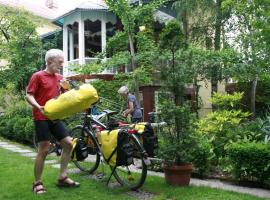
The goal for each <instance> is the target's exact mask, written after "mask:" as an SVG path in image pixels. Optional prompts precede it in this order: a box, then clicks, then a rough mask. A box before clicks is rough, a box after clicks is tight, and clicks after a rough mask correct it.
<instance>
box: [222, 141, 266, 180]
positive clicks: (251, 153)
mask: <svg viewBox="0 0 270 200" xmlns="http://www.w3.org/2000/svg"><path fill="white" fill-rule="evenodd" d="M227 154H228V159H229V162H230V163H231V164H232V169H233V174H234V177H235V178H236V179H237V180H245V181H258V182H261V183H263V182H265V181H266V180H267V179H269V174H270V146H269V144H265V143H255V142H253V143H252V142H249V143H234V144H231V145H230V146H229V147H228V149H227Z"/></svg>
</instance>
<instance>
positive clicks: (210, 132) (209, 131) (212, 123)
mask: <svg viewBox="0 0 270 200" xmlns="http://www.w3.org/2000/svg"><path fill="white" fill-rule="evenodd" d="M248 116H249V113H245V112H242V111H240V110H231V111H227V110H222V111H216V112H213V113H210V114H209V115H207V117H206V118H202V119H200V120H199V121H198V123H197V129H196V133H197V134H198V136H206V137H207V138H208V142H209V143H210V144H211V145H212V148H213V152H214V153H215V157H216V161H218V160H219V159H221V158H222V157H223V156H224V155H225V151H226V147H227V145H228V144H230V143H231V142H233V141H234V142H236V141H237V140H238V139H239V138H241V132H240V131H239V130H238V129H239V125H240V123H241V122H242V121H243V120H245V119H246V118H247V117H248Z"/></svg>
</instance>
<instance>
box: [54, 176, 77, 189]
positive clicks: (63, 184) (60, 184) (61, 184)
mask: <svg viewBox="0 0 270 200" xmlns="http://www.w3.org/2000/svg"><path fill="white" fill-rule="evenodd" d="M67 179H68V177H67V176H65V177H64V178H62V179H58V183H57V186H58V187H79V186H80V183H78V182H75V181H72V182H71V183H70V182H67V181H66V180H67Z"/></svg>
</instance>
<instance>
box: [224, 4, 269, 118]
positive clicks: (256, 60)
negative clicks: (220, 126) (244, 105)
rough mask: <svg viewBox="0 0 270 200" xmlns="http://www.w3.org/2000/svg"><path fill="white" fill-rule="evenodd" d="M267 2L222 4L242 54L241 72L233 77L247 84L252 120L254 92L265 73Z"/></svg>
mask: <svg viewBox="0 0 270 200" xmlns="http://www.w3.org/2000/svg"><path fill="white" fill-rule="evenodd" d="M269 6H270V4H269V1H261V0H251V1H250V0H239V1H231V0H225V1H224V4H223V7H224V8H226V9H230V10H231V12H232V13H233V20H231V24H230V26H231V27H232V30H237V31H235V33H236V35H237V36H236V38H235V40H234V42H235V43H236V44H237V47H236V48H238V49H239V51H240V52H241V53H242V62H243V65H242V68H238V69H237V70H236V73H235V77H236V78H237V79H239V80H244V81H251V82H252V87H251V112H252V117H253V118H255V116H256V108H255V101H256V98H255V97H256V88H257V82H258V79H259V78H260V76H261V75H263V74H265V73H268V72H269V52H270V51H269V41H270V36H269V35H270V31H269V25H270V14H269ZM239 72H240V73H239Z"/></svg>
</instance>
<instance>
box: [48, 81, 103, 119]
mask: <svg viewBox="0 0 270 200" xmlns="http://www.w3.org/2000/svg"><path fill="white" fill-rule="evenodd" d="M97 100H98V94H97V91H96V89H95V88H94V87H93V86H92V85H90V84H83V85H81V86H80V88H79V89H78V90H75V89H72V90H70V91H68V92H66V93H64V94H61V95H60V96H58V97H57V98H56V99H50V100H49V101H47V102H46V104H45V106H44V112H45V115H46V116H47V117H48V118H49V119H50V120H56V119H64V118H66V117H69V116H71V115H73V114H75V113H78V112H82V111H83V110H85V109H87V108H89V107H90V105H91V104H93V103H95V102H97Z"/></svg>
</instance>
